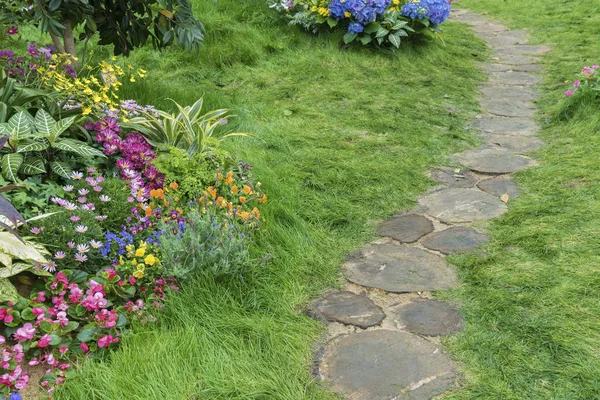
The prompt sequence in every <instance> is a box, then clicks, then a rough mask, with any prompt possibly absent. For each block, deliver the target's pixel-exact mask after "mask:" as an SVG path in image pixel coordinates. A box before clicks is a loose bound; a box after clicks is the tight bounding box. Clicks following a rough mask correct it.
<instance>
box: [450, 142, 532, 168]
mask: <svg viewBox="0 0 600 400" xmlns="http://www.w3.org/2000/svg"><path fill="white" fill-rule="evenodd" d="M456 157H457V158H458V159H459V160H460V162H461V164H463V165H464V166H466V167H469V168H471V169H472V170H473V171H476V172H482V173H484V174H510V173H512V172H516V171H520V170H522V169H525V168H527V167H529V166H530V165H533V161H532V160H530V159H529V158H527V157H524V156H521V155H518V154H515V153H514V152H512V151H510V150H505V149H498V148H494V147H480V148H477V149H473V150H467V151H463V152H462V153H459V154H458V155H457V156H456Z"/></svg>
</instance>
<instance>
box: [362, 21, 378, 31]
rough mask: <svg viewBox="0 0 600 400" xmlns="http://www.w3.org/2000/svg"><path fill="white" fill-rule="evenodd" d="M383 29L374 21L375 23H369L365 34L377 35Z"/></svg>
mask: <svg viewBox="0 0 600 400" xmlns="http://www.w3.org/2000/svg"><path fill="white" fill-rule="evenodd" d="M380 28H381V25H379V22H376V21H373V22H369V23H368V24H367V25H366V26H365V29H364V32H365V33H375V32H377V31H378V30H379V29H380Z"/></svg>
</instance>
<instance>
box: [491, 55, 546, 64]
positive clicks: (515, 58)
mask: <svg viewBox="0 0 600 400" xmlns="http://www.w3.org/2000/svg"><path fill="white" fill-rule="evenodd" d="M492 60H493V61H494V62H496V63H497V64H509V65H524V64H535V63H539V62H540V61H542V59H541V58H539V57H532V56H519V55H510V54H497V55H496V57H493V58H492Z"/></svg>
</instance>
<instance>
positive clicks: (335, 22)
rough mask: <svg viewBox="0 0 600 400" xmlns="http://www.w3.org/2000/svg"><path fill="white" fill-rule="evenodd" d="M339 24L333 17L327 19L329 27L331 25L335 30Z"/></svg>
mask: <svg viewBox="0 0 600 400" xmlns="http://www.w3.org/2000/svg"><path fill="white" fill-rule="evenodd" d="M337 24H338V20H337V19H335V18H333V17H329V18H327V25H329V26H330V27H331V28H333V27H334V26H336V25H337Z"/></svg>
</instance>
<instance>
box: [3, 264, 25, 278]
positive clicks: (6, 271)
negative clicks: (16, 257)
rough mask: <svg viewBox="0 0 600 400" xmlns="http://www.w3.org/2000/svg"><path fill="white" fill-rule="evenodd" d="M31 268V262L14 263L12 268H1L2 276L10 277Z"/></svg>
mask: <svg viewBox="0 0 600 400" xmlns="http://www.w3.org/2000/svg"><path fill="white" fill-rule="evenodd" d="M29 269H31V264H27V263H14V264H13V265H12V266H11V267H10V268H0V278H10V277H11V276H15V275H17V274H20V273H21V272H24V271H27V270H29Z"/></svg>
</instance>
